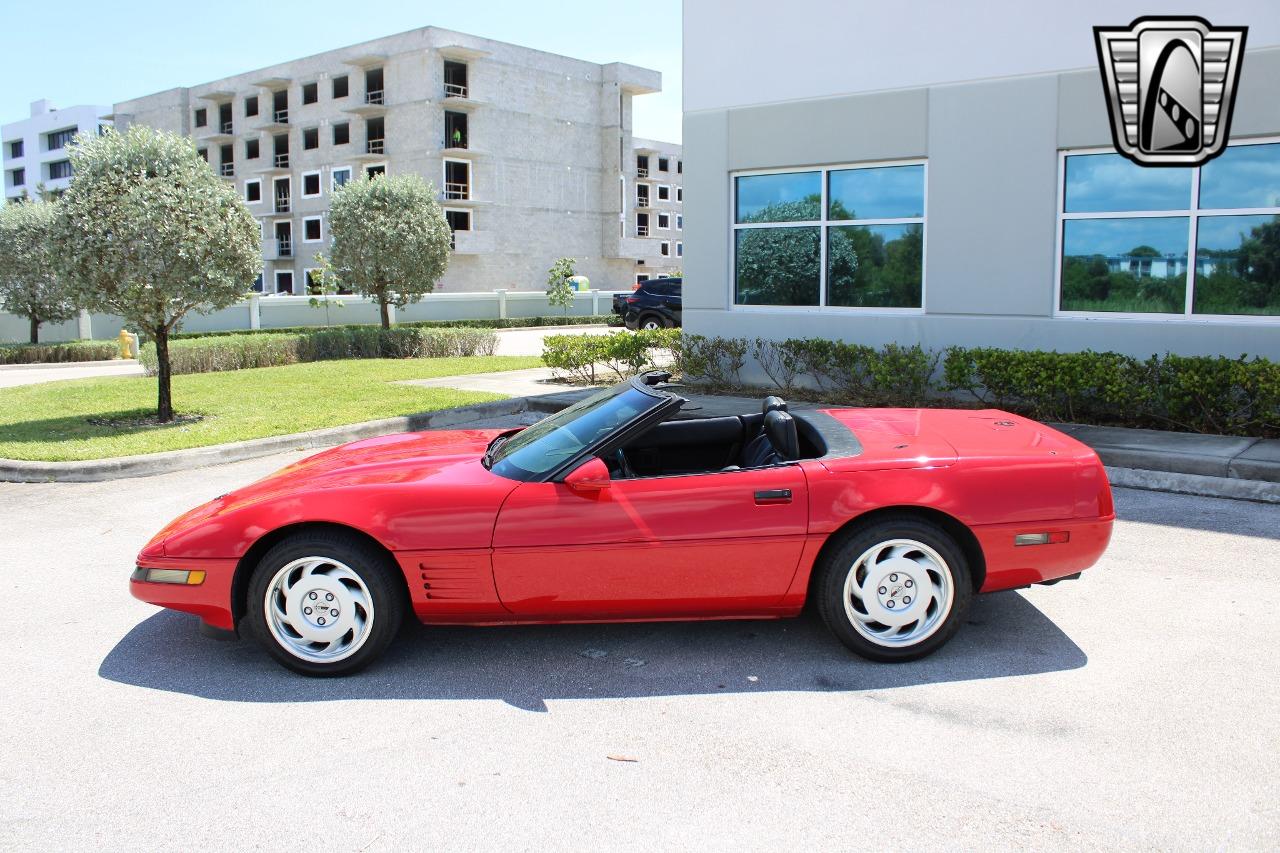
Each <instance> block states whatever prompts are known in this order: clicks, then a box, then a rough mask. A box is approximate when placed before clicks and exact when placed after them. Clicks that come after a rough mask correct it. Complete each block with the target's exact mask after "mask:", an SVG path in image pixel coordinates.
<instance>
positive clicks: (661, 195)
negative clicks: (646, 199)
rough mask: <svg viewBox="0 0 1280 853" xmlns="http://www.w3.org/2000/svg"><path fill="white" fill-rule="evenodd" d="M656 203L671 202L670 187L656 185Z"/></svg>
mask: <svg viewBox="0 0 1280 853" xmlns="http://www.w3.org/2000/svg"><path fill="white" fill-rule="evenodd" d="M658 201H671V187H670V186H668V185H667V184H658Z"/></svg>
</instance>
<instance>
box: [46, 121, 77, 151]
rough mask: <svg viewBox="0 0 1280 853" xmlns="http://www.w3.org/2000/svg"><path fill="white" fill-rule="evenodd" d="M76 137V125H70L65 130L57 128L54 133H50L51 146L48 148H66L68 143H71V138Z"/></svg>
mask: <svg viewBox="0 0 1280 853" xmlns="http://www.w3.org/2000/svg"><path fill="white" fill-rule="evenodd" d="M75 138H76V129H75V128H74V127H68V128H66V129H64V130H55V131H54V132H53V133H50V134H49V136H48V146H49V147H48V149H47V150H49V151H58V150H59V149H62V148H65V147H66V146H67V143H69V142H70V141H71V140H73V139H75Z"/></svg>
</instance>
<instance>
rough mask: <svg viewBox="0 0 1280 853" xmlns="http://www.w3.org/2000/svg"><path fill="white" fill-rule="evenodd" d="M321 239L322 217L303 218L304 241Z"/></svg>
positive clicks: (318, 240)
mask: <svg viewBox="0 0 1280 853" xmlns="http://www.w3.org/2000/svg"><path fill="white" fill-rule="evenodd" d="M320 239H321V238H320V217H319V216H308V217H307V218H306V219H304V220H302V242H304V243H319V242H320Z"/></svg>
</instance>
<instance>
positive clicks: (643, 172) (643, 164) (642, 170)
mask: <svg viewBox="0 0 1280 853" xmlns="http://www.w3.org/2000/svg"><path fill="white" fill-rule="evenodd" d="M636 177H637V178H647V177H649V155H648V154H637V155H636Z"/></svg>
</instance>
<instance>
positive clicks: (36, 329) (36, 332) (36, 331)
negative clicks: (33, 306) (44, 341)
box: [31, 317, 40, 344]
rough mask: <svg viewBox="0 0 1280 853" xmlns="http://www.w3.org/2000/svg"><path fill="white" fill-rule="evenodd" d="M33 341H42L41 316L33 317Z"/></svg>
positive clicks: (34, 342)
mask: <svg viewBox="0 0 1280 853" xmlns="http://www.w3.org/2000/svg"><path fill="white" fill-rule="evenodd" d="M31 343H33V344H38V343H40V318H39V317H32V318H31Z"/></svg>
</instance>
